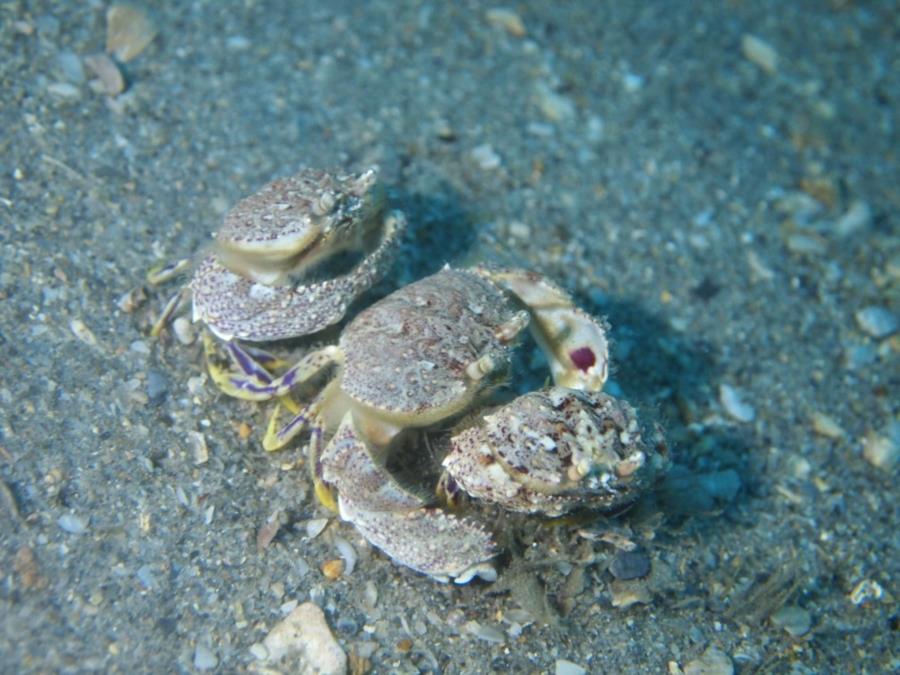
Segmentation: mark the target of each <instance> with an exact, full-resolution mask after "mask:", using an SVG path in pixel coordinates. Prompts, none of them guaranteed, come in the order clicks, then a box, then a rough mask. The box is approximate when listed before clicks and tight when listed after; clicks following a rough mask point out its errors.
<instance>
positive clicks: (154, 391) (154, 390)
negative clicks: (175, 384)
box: [147, 370, 169, 404]
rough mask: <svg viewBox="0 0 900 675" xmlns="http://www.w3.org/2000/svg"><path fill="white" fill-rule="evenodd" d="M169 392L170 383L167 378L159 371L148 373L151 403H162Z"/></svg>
mask: <svg viewBox="0 0 900 675" xmlns="http://www.w3.org/2000/svg"><path fill="white" fill-rule="evenodd" d="M168 390H169V382H168V380H166V376H165V375H163V374H162V373H161V372H159V371H158V370H149V371H147V398H149V399H150V402H151V403H154V404H159V403H162V401H163V399H165V397H166V392H168Z"/></svg>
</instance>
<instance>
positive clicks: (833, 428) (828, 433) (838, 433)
mask: <svg viewBox="0 0 900 675" xmlns="http://www.w3.org/2000/svg"><path fill="white" fill-rule="evenodd" d="M810 421H811V422H812V428H813V431H814V432H816V433H817V434H819V435H820V436H824V437H825V438H831V439H835V440H836V439H838V438H843V437H844V430H843V429H842V428H841V425H840V424H838V423H837V422H835V421H834V420H833V419H831V418H830V417H829V416H828V415H826V414H825V413H822V412H819V411H816V412H814V413H813V414H812V415H811V416H810Z"/></svg>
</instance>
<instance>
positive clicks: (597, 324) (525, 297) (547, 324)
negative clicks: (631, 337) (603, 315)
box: [475, 267, 609, 391]
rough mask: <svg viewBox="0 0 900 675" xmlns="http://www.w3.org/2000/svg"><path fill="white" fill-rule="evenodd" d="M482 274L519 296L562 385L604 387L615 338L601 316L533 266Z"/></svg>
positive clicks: (481, 271) (555, 378) (588, 388)
mask: <svg viewBox="0 0 900 675" xmlns="http://www.w3.org/2000/svg"><path fill="white" fill-rule="evenodd" d="M475 271H476V273H478V274H480V275H481V276H483V277H485V278H487V279H489V280H491V281H492V282H494V283H495V284H497V286H499V287H500V288H502V289H504V290H505V291H507V292H508V293H511V294H512V295H513V296H515V297H516V298H518V300H519V301H520V302H521V303H522V304H523V305H524V306H525V309H527V310H528V313H529V314H530V315H531V319H532V320H531V323H530V327H531V332H532V334H533V335H534V337H535V340H536V341H537V343H538V345H539V346H540V348H541V350H542V351H543V352H544V354H545V355H546V356H547V359H548V360H549V361H550V370H551V373H552V374H553V381H554V382H555V383H556V384H558V385H559V386H561V387H568V388H569V389H580V390H582V391H600V390H601V389H603V384H604V383H605V382H606V378H607V375H608V372H609V343H608V341H607V339H606V329H605V327H604V325H603V323H602V322H601V321H599V320H598V319H596V318H595V317H593V316H591V315H590V314H588V313H587V312H585V311H584V310H581V309H579V308H578V307H576V306H575V303H574V302H573V300H572V297H571V296H570V295H569V294H568V293H566V292H565V291H564V290H562V289H561V288H559V287H558V286H556V285H555V284H553V283H551V282H550V281H549V280H548V279H547V278H545V277H544V276H542V275H540V274H537V273H536V272H529V271H527V270H517V269H512V270H492V269H488V268H485V267H479V268H477V269H476V270H475Z"/></svg>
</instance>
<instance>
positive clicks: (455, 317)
mask: <svg viewBox="0 0 900 675" xmlns="http://www.w3.org/2000/svg"><path fill="white" fill-rule="evenodd" d="M514 315H515V308H514V307H513V306H512V305H511V304H510V303H508V302H507V300H506V298H505V297H504V295H503V294H502V293H501V292H500V291H499V290H498V289H497V288H496V287H495V286H493V285H492V284H490V283H489V282H487V281H485V280H483V279H481V278H480V277H478V276H476V275H475V274H472V273H471V272H467V271H464V270H452V269H444V270H442V271H440V272H438V273H437V274H434V275H432V276H430V277H426V278H425V279H422V280H420V281H417V282H415V283H413V284H410V285H409V286H406V287H404V288H401V289H400V290H398V291H396V292H394V293H392V294H391V295H389V296H387V297H386V298H383V299H382V300H381V301H379V302H377V303H376V304H374V305H372V306H371V307H369V308H368V309H366V310H365V311H363V312H362V313H360V314H359V315H358V316H357V317H356V318H355V319H354V320H353V321H352V322H351V323H350V325H349V326H347V328H346V329H345V330H344V332H343V334H342V335H341V340H340V346H341V348H342V350H343V352H344V354H345V356H346V365H345V371H344V377H343V385H342V386H343V389H344V391H345V392H346V393H347V394H348V395H350V396H351V397H353V398H354V399H356V400H357V401H359V402H360V403H363V404H365V405H368V406H371V407H373V408H376V409H378V410H383V411H388V412H410V413H418V412H425V411H428V410H431V409H441V408H445V407H446V406H448V405H452V404H453V403H454V402H456V401H459V400H461V399H462V398H464V397H466V396H467V395H468V394H469V393H470V391H471V389H472V387H474V386H478V385H477V384H475V383H472V382H471V380H470V379H469V378H468V377H467V375H466V372H465V371H466V367H467V366H468V365H469V364H471V363H472V362H474V361H476V360H477V359H478V358H479V357H480V356H482V355H484V354H486V353H487V354H490V355H491V356H492V357H493V358H494V360H495V364H496V367H497V369H498V370H499V369H505V368H506V367H507V365H508V364H509V358H510V355H509V348H508V347H507V346H505V345H503V344H502V343H501V342H500V341H499V340H498V339H497V337H496V335H495V331H496V329H497V328H498V327H499V326H501V325H502V324H504V323H505V322H507V321H510V320H511V319H512V317H513V316H514Z"/></svg>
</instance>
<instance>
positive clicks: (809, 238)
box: [786, 232, 828, 256]
mask: <svg viewBox="0 0 900 675" xmlns="http://www.w3.org/2000/svg"><path fill="white" fill-rule="evenodd" d="M786 244H787V248H788V251H790V252H791V253H794V254H796V255H807V256H820V255H824V254H825V252H826V251H827V250H828V249H827V247H826V246H825V242H824V241H823V240H822V239H821V238H820V237H817V236H815V235H812V234H801V233H797V232H795V233H794V234H791V235H790V236H788V238H787V241H786Z"/></svg>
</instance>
